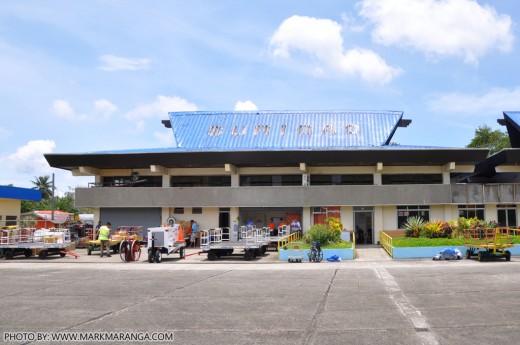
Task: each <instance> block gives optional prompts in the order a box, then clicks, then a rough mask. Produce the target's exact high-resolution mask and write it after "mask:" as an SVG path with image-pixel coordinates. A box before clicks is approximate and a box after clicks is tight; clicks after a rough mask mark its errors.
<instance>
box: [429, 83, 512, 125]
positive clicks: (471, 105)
mask: <svg viewBox="0 0 520 345" xmlns="http://www.w3.org/2000/svg"><path fill="white" fill-rule="evenodd" d="M427 107H428V109H429V110H431V111H433V112H436V113H438V114H439V115H443V114H446V115H452V114H457V115H465V116H472V117H474V116H479V115H484V116H495V117H497V118H498V117H501V114H502V112H503V111H508V110H518V109H520V87H517V88H515V89H511V90H508V89H492V90H490V91H489V92H487V93H485V94H478V95H477V94H464V93H445V94H439V95H436V96H434V97H433V99H432V100H431V101H429V102H428V103H427Z"/></svg>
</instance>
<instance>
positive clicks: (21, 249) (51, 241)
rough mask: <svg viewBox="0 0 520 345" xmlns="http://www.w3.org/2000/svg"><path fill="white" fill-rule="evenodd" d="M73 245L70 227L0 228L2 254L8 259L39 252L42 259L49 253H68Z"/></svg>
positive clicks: (0, 249)
mask: <svg viewBox="0 0 520 345" xmlns="http://www.w3.org/2000/svg"><path fill="white" fill-rule="evenodd" d="M70 246H71V240H70V231H69V230H68V229H56V228H51V229H36V228H10V229H2V230H0V254H1V255H3V257H4V258H5V259H6V260H11V259H13V258H14V257H15V256H21V255H24V256H25V257H30V256H32V255H33V253H36V252H37V255H38V257H39V258H40V259H42V260H43V259H46V258H47V256H49V255H60V256H61V257H64V256H65V255H66V254H67V251H66V248H67V247H70Z"/></svg>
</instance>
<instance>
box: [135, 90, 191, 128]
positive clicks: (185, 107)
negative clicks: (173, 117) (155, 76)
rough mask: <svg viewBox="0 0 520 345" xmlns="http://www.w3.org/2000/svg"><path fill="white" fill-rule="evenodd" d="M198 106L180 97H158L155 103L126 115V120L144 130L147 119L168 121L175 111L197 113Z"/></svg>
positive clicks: (145, 105) (142, 106) (144, 105)
mask: <svg viewBox="0 0 520 345" xmlns="http://www.w3.org/2000/svg"><path fill="white" fill-rule="evenodd" d="M196 110H198V109H197V106H196V105H195V104H193V103H189V102H188V101H187V100H185V99H183V98H180V97H176V96H173V97H168V96H157V98H156V99H155V101H154V102H153V103H148V104H141V105H139V106H137V107H136V108H135V109H133V110H131V111H129V112H128V113H126V118H127V119H129V120H131V121H135V122H136V124H137V128H138V129H139V130H142V129H143V128H144V126H145V123H146V121H144V120H145V119H149V118H157V119H161V120H166V119H168V113H169V112H174V111H196Z"/></svg>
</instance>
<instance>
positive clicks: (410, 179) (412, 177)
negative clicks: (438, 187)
mask: <svg viewBox="0 0 520 345" xmlns="http://www.w3.org/2000/svg"><path fill="white" fill-rule="evenodd" d="M382 180H383V181H382V182H383V184H442V174H395V175H393V174H384V175H383V177H382Z"/></svg>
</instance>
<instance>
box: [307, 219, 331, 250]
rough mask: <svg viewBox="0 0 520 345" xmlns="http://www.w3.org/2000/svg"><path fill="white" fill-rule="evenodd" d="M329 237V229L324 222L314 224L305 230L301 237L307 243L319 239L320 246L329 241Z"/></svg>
mask: <svg viewBox="0 0 520 345" xmlns="http://www.w3.org/2000/svg"><path fill="white" fill-rule="evenodd" d="M329 238H330V229H328V228H327V226H325V225H324V224H314V225H313V226H311V227H310V228H309V231H307V232H306V233H305V235H304V237H303V239H304V240H305V242H307V243H311V242H315V241H320V243H321V245H322V246H324V245H327V244H328V243H329Z"/></svg>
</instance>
